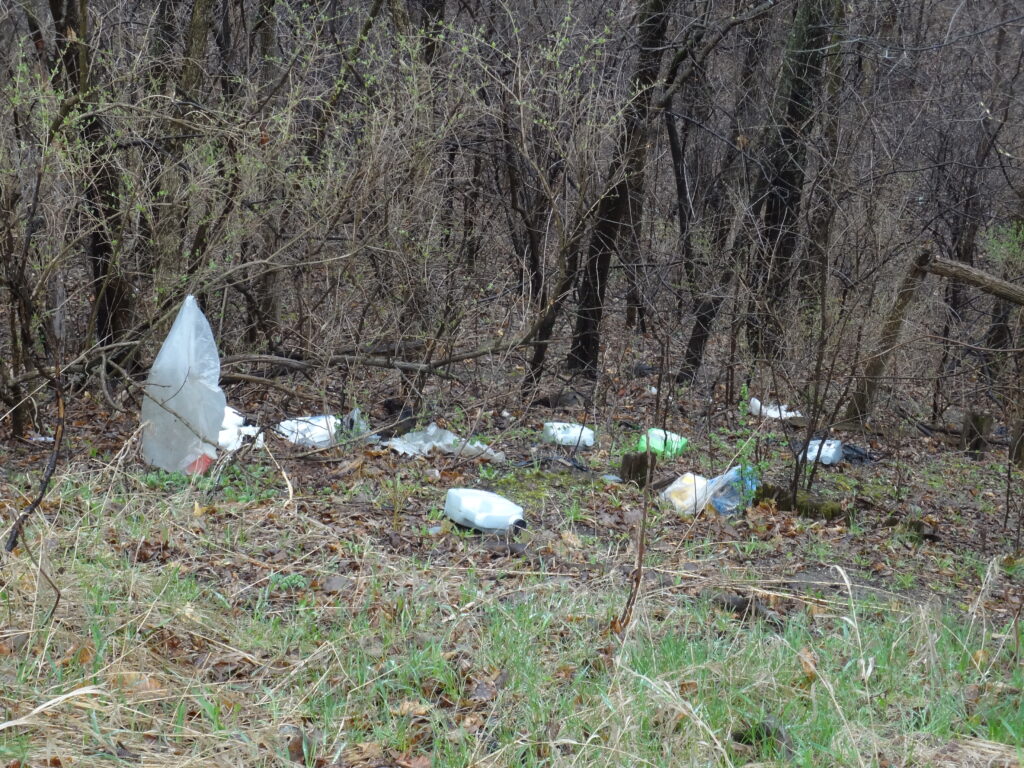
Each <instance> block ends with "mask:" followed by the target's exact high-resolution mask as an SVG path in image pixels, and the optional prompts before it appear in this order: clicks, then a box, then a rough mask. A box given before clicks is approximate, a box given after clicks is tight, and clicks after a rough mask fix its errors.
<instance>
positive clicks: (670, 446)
mask: <svg viewBox="0 0 1024 768" xmlns="http://www.w3.org/2000/svg"><path fill="white" fill-rule="evenodd" d="M688 443H689V441H688V440H687V439H686V438H685V437H682V436H681V435H677V434H676V433H675V432H668V431H666V430H664V429H648V430H647V434H646V435H640V439H639V440H637V441H636V449H635V450H636V452H637V453H644V452H646V451H647V446H648V445H650V447H651V453H653V454H654V455H655V456H658V457H659V458H664V459H674V458H675V457H676V456H678V455H679V454H681V453H682V452H683V451H685V450H686V446H687V444H688Z"/></svg>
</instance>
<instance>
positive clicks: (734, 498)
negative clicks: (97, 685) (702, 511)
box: [711, 465, 761, 515]
mask: <svg viewBox="0 0 1024 768" xmlns="http://www.w3.org/2000/svg"><path fill="white" fill-rule="evenodd" d="M719 478H721V479H722V480H723V483H722V485H721V486H720V487H719V489H718V491H717V492H716V493H715V494H714V495H713V496H712V497H711V506H713V507H714V508H715V511H716V512H717V513H718V514H720V515H733V514H736V513H737V512H741V511H743V510H744V509H746V505H747V504H749V503H750V500H751V499H752V498H754V491H756V490H757V488H758V486H759V485H760V484H761V483H760V482H759V481H758V479H757V472H756V470H755V469H754V468H753V467H750V466H747V467H743V466H739V465H737V466H735V467H733V468H732V469H730V470H729V471H728V472H725V473H724V474H722V475H719ZM717 481H718V478H715V479H714V480H712V481H711V483H712V484H714V483H715V482H717Z"/></svg>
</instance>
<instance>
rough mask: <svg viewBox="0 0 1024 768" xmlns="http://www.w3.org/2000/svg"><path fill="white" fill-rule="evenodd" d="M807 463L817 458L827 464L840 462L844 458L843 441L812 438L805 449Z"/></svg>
mask: <svg viewBox="0 0 1024 768" xmlns="http://www.w3.org/2000/svg"><path fill="white" fill-rule="evenodd" d="M804 457H805V458H806V460H807V463H808V464H810V463H811V462H813V461H815V460H817V461H820V462H821V463H822V464H824V465H825V466H830V465H832V464H838V463H839V462H840V461H842V460H843V443H842V441H840V440H811V442H809V443H808V444H807V450H805V451H804Z"/></svg>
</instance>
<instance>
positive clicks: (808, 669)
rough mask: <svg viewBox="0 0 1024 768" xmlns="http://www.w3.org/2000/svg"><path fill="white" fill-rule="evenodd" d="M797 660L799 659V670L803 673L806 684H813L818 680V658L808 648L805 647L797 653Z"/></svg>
mask: <svg viewBox="0 0 1024 768" xmlns="http://www.w3.org/2000/svg"><path fill="white" fill-rule="evenodd" d="M797 658H798V659H800V668H801V669H803V671H804V677H805V678H806V680H807V682H813V681H814V680H817V679H818V657H817V655H816V654H815V653H814V651H812V650H811V649H810V648H807V647H806V646H805V647H803V648H801V649H800V650H799V652H798V653H797Z"/></svg>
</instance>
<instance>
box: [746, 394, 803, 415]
mask: <svg viewBox="0 0 1024 768" xmlns="http://www.w3.org/2000/svg"><path fill="white" fill-rule="evenodd" d="M750 412H751V413H752V414H753V415H754V416H761V417H763V418H765V419H798V418H800V416H801V413H800V411H791V410H789V408H787V407H786V406H784V405H779V404H778V403H762V402H761V401H760V400H758V399H757V398H756V397H752V398H750Z"/></svg>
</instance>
